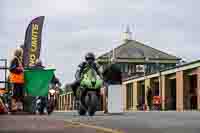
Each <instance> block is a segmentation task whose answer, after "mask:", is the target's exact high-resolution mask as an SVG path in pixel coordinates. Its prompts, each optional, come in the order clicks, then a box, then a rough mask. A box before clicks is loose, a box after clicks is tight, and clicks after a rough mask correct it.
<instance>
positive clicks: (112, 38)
mask: <svg viewBox="0 0 200 133" xmlns="http://www.w3.org/2000/svg"><path fill="white" fill-rule="evenodd" d="M199 5H200V1H198V0H162V1H161V0H56V1H55V0H0V46H1V49H0V58H10V56H11V54H10V52H11V51H12V49H13V48H15V47H16V46H17V45H20V43H21V41H23V40H24V33H25V30H26V28H27V26H28V24H29V22H30V21H31V20H32V19H33V18H34V17H37V16H40V15H44V16H45V17H46V18H45V21H44V29H43V33H42V53H41V58H42V59H43V60H44V63H45V65H48V64H54V66H55V67H56V68H57V75H58V77H59V78H61V80H62V83H69V82H71V81H73V79H74V73H75V70H76V67H77V65H78V64H79V62H80V61H81V59H82V58H81V57H82V56H84V54H85V53H86V52H88V51H93V52H95V53H96V54H97V55H99V54H102V53H104V52H107V51H108V50H110V49H111V48H113V47H115V46H118V45H119V44H120V43H119V41H120V40H121V39H122V38H121V34H122V32H123V31H124V29H125V26H126V24H130V25H131V29H132V32H133V36H134V38H136V40H138V41H141V42H142V43H144V44H147V45H149V46H152V47H154V48H157V49H160V50H163V51H164V52H167V53H169V54H173V55H176V56H178V57H182V58H184V59H187V60H189V61H190V60H196V59H198V58H199V57H200V52H199V51H200V45H199V42H200V37H199V34H200V18H199V17H200V15H199V12H200V8H199Z"/></svg>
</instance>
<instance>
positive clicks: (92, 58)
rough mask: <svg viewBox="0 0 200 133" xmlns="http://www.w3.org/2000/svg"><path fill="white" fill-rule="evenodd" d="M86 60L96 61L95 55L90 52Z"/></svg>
mask: <svg viewBox="0 0 200 133" xmlns="http://www.w3.org/2000/svg"><path fill="white" fill-rule="evenodd" d="M85 60H86V61H87V62H89V63H91V62H94V61H95V55H94V54H93V53H92V52H89V53H87V54H86V55H85Z"/></svg>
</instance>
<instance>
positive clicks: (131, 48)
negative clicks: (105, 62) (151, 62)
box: [98, 40, 180, 60]
mask: <svg viewBox="0 0 200 133" xmlns="http://www.w3.org/2000/svg"><path fill="white" fill-rule="evenodd" d="M112 54H113V50H111V51H110V52H107V53H105V54H103V55H101V56H99V57H98V59H107V58H110V57H112ZM145 57H148V58H149V59H167V60H180V58H178V57H176V56H174V55H170V54H167V53H165V52H162V51H160V50H157V49H155V48H152V47H150V46H147V45H145V44H143V43H140V42H138V41H135V40H129V41H127V42H125V43H124V44H122V45H120V46H118V47H117V48H115V58H118V59H144V58H145Z"/></svg>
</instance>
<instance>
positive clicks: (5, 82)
mask: <svg viewBox="0 0 200 133" xmlns="http://www.w3.org/2000/svg"><path fill="white" fill-rule="evenodd" d="M0 62H4V63H2V64H3V66H0V71H4V79H0V84H4V88H6V84H8V81H7V70H8V66H7V59H0ZM2 64H1V65H2Z"/></svg>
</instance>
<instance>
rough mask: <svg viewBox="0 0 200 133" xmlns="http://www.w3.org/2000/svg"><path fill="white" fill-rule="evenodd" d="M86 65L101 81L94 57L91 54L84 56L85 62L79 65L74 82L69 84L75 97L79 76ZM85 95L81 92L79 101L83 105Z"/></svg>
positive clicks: (84, 92)
mask: <svg viewBox="0 0 200 133" xmlns="http://www.w3.org/2000/svg"><path fill="white" fill-rule="evenodd" d="M86 64H89V65H90V66H91V67H92V68H93V69H94V70H95V71H96V72H97V74H98V75H99V76H100V78H101V79H103V76H102V74H101V72H100V71H99V68H98V65H97V64H96V63H95V55H94V54H93V53H91V52H89V53H87V54H86V55H85V61H83V62H82V63H80V64H79V65H78V70H77V72H76V75H75V78H76V81H75V82H74V83H72V84H71V88H72V90H73V93H74V96H75V97H76V90H77V88H78V87H79V86H80V81H81V74H82V72H83V70H84V69H85V67H86V66H87V65H86ZM82 89H84V88H82ZM85 95H86V91H85V90H81V99H80V100H81V102H82V104H83V105H84V104H85V103H84V101H85V100H84V98H85ZM84 106H85V105H84Z"/></svg>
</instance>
